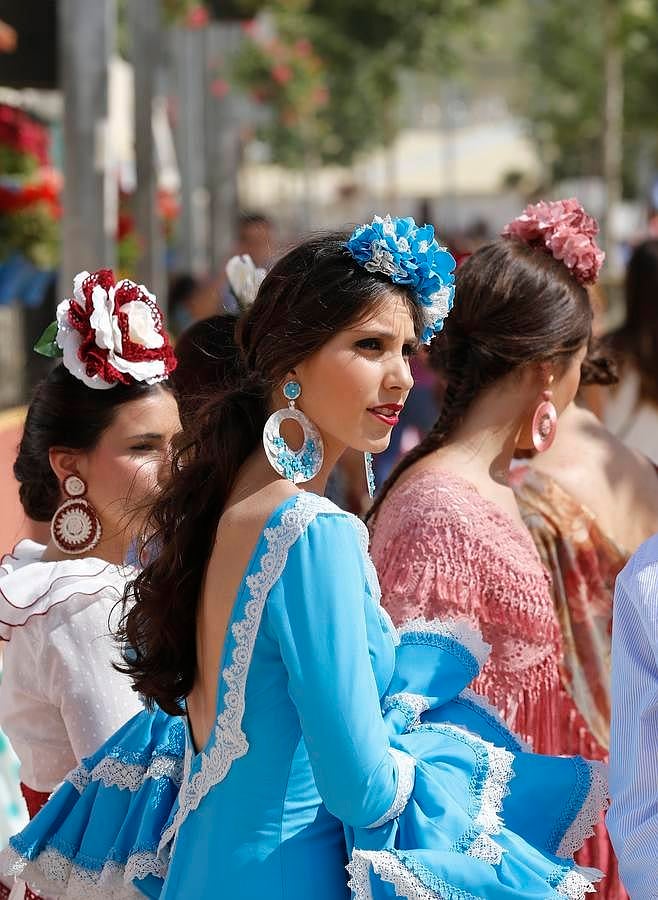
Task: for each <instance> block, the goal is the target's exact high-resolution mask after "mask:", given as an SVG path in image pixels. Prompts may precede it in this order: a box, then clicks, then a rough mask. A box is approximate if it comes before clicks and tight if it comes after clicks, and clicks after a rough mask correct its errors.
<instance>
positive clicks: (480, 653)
mask: <svg viewBox="0 0 658 900" xmlns="http://www.w3.org/2000/svg"><path fill="white" fill-rule="evenodd" d="M413 632H429V633H430V634H439V635H441V636H442V637H446V638H449V639H451V640H453V641H456V642H457V643H458V644H461V645H462V647H464V648H465V649H466V650H468V652H469V653H470V654H471V656H473V657H474V659H475V660H476V662H477V664H478V666H479V668H480V670H481V669H482V667H483V666H484V664H485V663H486V661H487V659H488V658H489V654H490V652H491V644H487V642H486V641H485V640H484V638H483V637H482V634H481V633H480V631H479V630H478V629H477V628H473V626H472V625H471V624H470V622H467V621H466V620H465V619H425V618H422V617H419V618H416V619H409V620H408V621H406V622H404V623H403V624H402V625H400V627H399V628H398V634H399V635H400V636H402V635H404V634H409V633H413Z"/></svg>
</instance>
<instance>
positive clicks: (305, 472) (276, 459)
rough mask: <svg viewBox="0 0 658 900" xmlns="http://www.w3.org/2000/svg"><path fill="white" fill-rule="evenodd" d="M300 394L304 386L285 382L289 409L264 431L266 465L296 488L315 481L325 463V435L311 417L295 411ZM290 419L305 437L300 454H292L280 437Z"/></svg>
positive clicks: (279, 413)
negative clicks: (313, 479)
mask: <svg viewBox="0 0 658 900" xmlns="http://www.w3.org/2000/svg"><path fill="white" fill-rule="evenodd" d="M301 394H302V386H301V385H300V383H299V382H298V381H293V380H291V381H286V383H285V384H284V386H283V396H284V397H285V398H286V400H287V401H288V408H287V409H279V410H277V411H276V412H274V413H272V415H271V416H270V417H269V419H268V420H267V422H266V423H265V427H264V428H263V447H264V448H265V455H266V456H267V461H268V462H269V464H270V465H271V466H272V468H273V469H274V471H275V472H278V474H279V475H282V476H283V478H287V479H288V480H289V481H292V482H293V484H301V483H302V482H304V481H310V480H311V479H312V478H315V476H316V475H317V474H318V472H319V471H320V469H321V468H322V463H323V461H324V443H323V441H322V435H321V434H320V432H319V431H318V429H317V428H316V427H315V425H314V424H313V422H311V420H310V419H309V418H308V416H305V415H304V413H303V412H302V411H301V410H299V409H297V408H296V407H295V400H298V399H299V398H300V397H301ZM287 419H293V420H294V421H295V422H297V424H298V425H299V426H300V428H301V429H302V431H303V433H304V440H303V442H302V446H301V447H300V448H299V450H293V449H292V448H291V447H289V446H288V444H286V442H285V440H284V439H283V438H282V437H281V430H280V429H281V423H282V422H285V421H286V420H287Z"/></svg>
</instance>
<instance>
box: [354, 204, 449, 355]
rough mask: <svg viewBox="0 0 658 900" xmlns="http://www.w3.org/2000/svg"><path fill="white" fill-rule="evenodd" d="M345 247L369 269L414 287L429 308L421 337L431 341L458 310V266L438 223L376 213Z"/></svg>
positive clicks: (395, 281)
mask: <svg viewBox="0 0 658 900" xmlns="http://www.w3.org/2000/svg"><path fill="white" fill-rule="evenodd" d="M345 246H346V248H347V249H348V250H349V252H350V253H351V255H352V256H353V257H354V259H355V260H356V261H357V262H358V263H359V264H360V265H362V266H363V267H364V269H366V270H367V271H368V272H378V273H380V274H382V275H385V276H386V277H387V278H389V279H390V280H391V281H392V282H393V283H394V284H405V285H409V287H411V288H412V290H413V291H414V293H415V295H416V298H417V299H418V303H419V304H420V305H421V307H422V310H423V320H424V323H425V329H424V331H423V334H422V338H421V340H422V341H423V342H424V343H429V342H430V341H431V340H432V338H433V337H434V335H435V334H438V332H439V331H441V329H442V328H443V321H444V319H445V318H446V316H447V315H448V313H449V312H450V310H451V309H452V303H453V298H454V296H455V275H454V270H455V267H456V265H457V263H456V262H455V259H454V257H453V255H452V254H451V253H450V252H449V251H448V250H447V249H446V248H445V247H441V246H440V245H439V244H438V243H437V241H436V239H435V237H434V228H433V227H432V226H431V225H423V226H422V227H420V226H418V225H416V223H415V222H414V220H413V219H412V218H411V216H408V217H407V218H395V219H392V218H391V217H390V216H386V217H385V218H383V219H382V218H381V216H375V217H374V219H373V220H372V222H371V223H370V224H369V225H357V227H356V228H355V229H354V231H353V232H352V234H351V236H350V239H349V240H348V241H347V242H346V244H345Z"/></svg>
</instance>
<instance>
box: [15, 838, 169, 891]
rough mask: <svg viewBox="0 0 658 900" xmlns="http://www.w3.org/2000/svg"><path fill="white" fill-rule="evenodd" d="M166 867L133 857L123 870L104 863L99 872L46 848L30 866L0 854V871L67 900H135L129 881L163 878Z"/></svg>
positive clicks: (151, 856)
mask: <svg viewBox="0 0 658 900" xmlns="http://www.w3.org/2000/svg"><path fill="white" fill-rule="evenodd" d="M166 868H167V867H166V863H165V862H164V861H163V860H161V859H159V858H158V856H156V854H155V853H135V854H133V855H132V856H130V857H129V858H128V860H127V862H126V865H125V866H122V865H120V864H118V863H115V862H107V863H105V865H104V866H103V868H102V869H100V870H99V871H94V870H91V869H84V868H82V866H78V865H74V864H73V863H72V862H71V860H70V859H68V858H67V857H66V856H64V855H63V854H62V853H60V852H59V851H58V850H55V849H54V848H52V847H47V848H46V849H45V850H43V851H42V852H41V853H40V854H39V856H38V857H37V858H36V860H34V861H33V862H32V861H30V860H28V859H26V858H25V857H24V856H21V855H20V854H19V853H17V852H16V851H15V850H14V849H13V848H12V847H8V848H7V849H6V850H3V851H2V853H0V869H1V870H2V872H3V873H4V874H5V875H13V876H14V877H16V878H20V879H21V880H22V881H25V882H27V883H28V884H29V885H30V887H31V888H33V889H34V890H36V891H39V892H40V893H42V894H47V895H49V896H55V897H67V898H69V900H90V898H97V900H110V898H111V900H139V898H142V900H143V896H144V895H143V894H142V893H141V891H138V890H137V888H136V887H134V885H133V884H131V882H132V880H133V879H142V878H146V877H147V876H148V875H155V876H156V877H157V878H164V877H165V875H166Z"/></svg>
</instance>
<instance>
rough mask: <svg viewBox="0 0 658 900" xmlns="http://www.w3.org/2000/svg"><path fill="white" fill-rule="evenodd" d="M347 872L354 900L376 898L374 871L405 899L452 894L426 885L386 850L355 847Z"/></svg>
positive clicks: (442, 899)
mask: <svg viewBox="0 0 658 900" xmlns="http://www.w3.org/2000/svg"><path fill="white" fill-rule="evenodd" d="M347 871H348V872H349V875H350V880H349V882H348V887H349V888H351V889H352V892H353V898H354V900H373V894H372V887H371V883H370V872H371V871H373V872H374V873H375V874H376V875H378V876H379V878H381V880H382V881H386V882H388V884H391V885H393V888H394V889H395V896H396V897H404V898H406V900H449V897H444V896H443V895H440V894H437V893H436V892H435V891H433V890H431V889H430V888H428V887H425V885H424V884H423V883H422V882H421V881H420V879H418V878H417V877H416V876H415V875H414V874H413V872H410V871H409V869H407V868H406V866H404V865H403V864H402V863H401V862H400V860H399V859H397V857H396V856H395V855H394V854H393V853H389V852H388V851H387V850H355V851H354V854H353V855H352V860H351V862H350V863H349V864H348V866H347ZM463 896H465V897H466V896H467V895H463ZM474 900H475V898H474Z"/></svg>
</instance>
